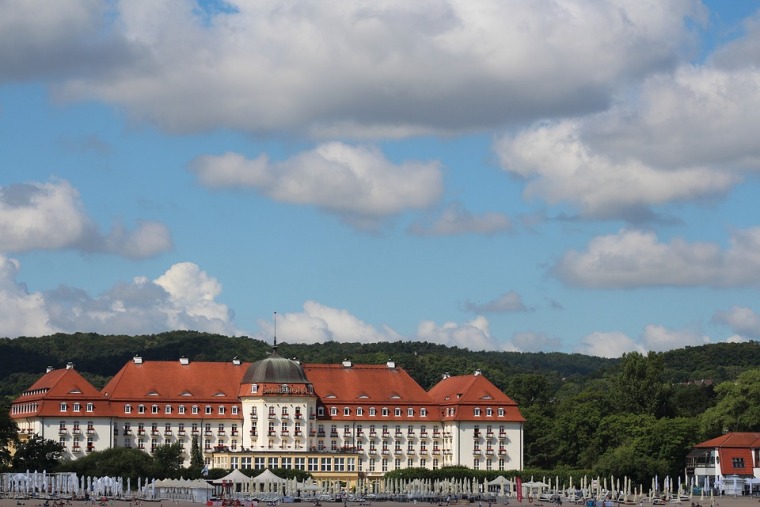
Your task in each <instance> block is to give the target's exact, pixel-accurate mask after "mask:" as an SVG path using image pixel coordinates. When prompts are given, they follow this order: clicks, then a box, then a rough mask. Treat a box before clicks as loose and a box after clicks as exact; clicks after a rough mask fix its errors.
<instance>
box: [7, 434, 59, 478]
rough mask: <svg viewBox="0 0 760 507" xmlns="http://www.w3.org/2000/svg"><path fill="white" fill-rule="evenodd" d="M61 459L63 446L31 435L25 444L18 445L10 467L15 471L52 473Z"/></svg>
mask: <svg viewBox="0 0 760 507" xmlns="http://www.w3.org/2000/svg"><path fill="white" fill-rule="evenodd" d="M62 457H63V446H62V445H61V444H60V443H59V442H56V441H55V440H47V439H43V438H42V437H40V436H39V435H33V436H32V437H31V438H29V439H28V440H26V441H25V442H21V443H19V444H18V447H17V448H16V452H15V453H14V455H13V460H12V466H13V469H14V470H16V471H19V472H20V471H24V470H36V471H38V472H42V471H43V470H48V471H52V470H53V469H55V468H56V467H57V466H58V464H59V463H60V461H61V458H62Z"/></svg>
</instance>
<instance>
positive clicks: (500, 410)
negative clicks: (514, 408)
mask: <svg viewBox="0 0 760 507" xmlns="http://www.w3.org/2000/svg"><path fill="white" fill-rule="evenodd" d="M499 417H504V409H503V408H500V409H499Z"/></svg>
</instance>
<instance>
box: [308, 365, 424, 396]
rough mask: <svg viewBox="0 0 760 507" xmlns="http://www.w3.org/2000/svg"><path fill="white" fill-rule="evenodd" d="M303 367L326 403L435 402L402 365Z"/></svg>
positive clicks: (315, 389)
mask: <svg viewBox="0 0 760 507" xmlns="http://www.w3.org/2000/svg"><path fill="white" fill-rule="evenodd" d="M303 369H304V372H306V376H307V377H308V378H309V380H310V381H311V382H312V383H313V385H314V391H315V392H316V393H317V395H318V396H319V397H320V398H321V399H322V402H323V403H325V404H329V403H341V404H346V403H351V404H354V403H365V404H375V405H377V404H388V405H390V404H394V403H396V404H422V405H431V404H432V402H431V400H430V397H429V396H428V395H427V393H426V392H425V390H424V389H422V387H420V385H419V384H418V383H417V382H415V381H414V379H413V378H412V377H410V376H409V374H408V373H407V372H406V371H405V370H403V369H401V368H395V367H394V368H389V367H388V366H384V365H364V364H362V365H352V366H349V367H346V366H343V365H340V364H307V365H304V367H303Z"/></svg>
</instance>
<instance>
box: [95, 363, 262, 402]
mask: <svg viewBox="0 0 760 507" xmlns="http://www.w3.org/2000/svg"><path fill="white" fill-rule="evenodd" d="M248 366H249V364H248V363H240V364H235V363H232V362H225V363H221V362H213V363H212V362H200V361H194V362H189V363H188V364H182V363H180V362H179V361H145V362H141V363H138V362H135V361H130V362H128V363H127V364H125V365H124V366H123V367H122V369H121V370H119V372H118V373H117V374H116V375H114V377H113V378H112V379H111V381H110V382H109V383H108V384H107V385H106V386H105V387H104V388H103V391H102V392H103V395H104V396H106V397H107V398H108V399H110V400H111V401H116V400H124V401H130V400H144V399H145V396H146V394H148V393H151V394H152V393H155V394H152V396H150V399H151V400H155V401H157V402H160V401H180V400H181V401H184V402H187V401H188V400H197V401H199V402H200V401H203V400H206V401H212V400H216V401H219V399H220V398H227V399H228V400H229V401H235V402H237V401H238V400H237V398H236V397H235V396H231V394H230V393H233V394H236V393H237V392H238V390H239V388H240V379H241V378H242V377H243V374H244V373H245V371H246V369H247V368H248Z"/></svg>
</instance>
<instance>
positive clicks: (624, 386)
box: [612, 351, 664, 416]
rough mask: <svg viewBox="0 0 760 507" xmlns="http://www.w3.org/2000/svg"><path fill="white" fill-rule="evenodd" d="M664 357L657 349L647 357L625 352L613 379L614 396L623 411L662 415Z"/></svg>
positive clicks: (618, 407) (617, 405) (617, 406)
mask: <svg viewBox="0 0 760 507" xmlns="http://www.w3.org/2000/svg"><path fill="white" fill-rule="evenodd" d="M662 369H663V360H662V356H661V355H659V354H657V353H656V352H651V351H650V352H649V354H648V355H647V356H646V357H645V356H643V355H641V354H639V353H638V352H629V353H627V354H623V357H622V358H621V359H620V372H619V373H618V375H617V376H616V377H615V382H614V383H613V386H612V387H613V393H614V396H613V400H614V402H615V407H616V409H617V410H618V411H620V412H630V413H633V414H650V415H654V416H661V415H662V413H663V410H664V392H663V387H664V386H663V381H662Z"/></svg>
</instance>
